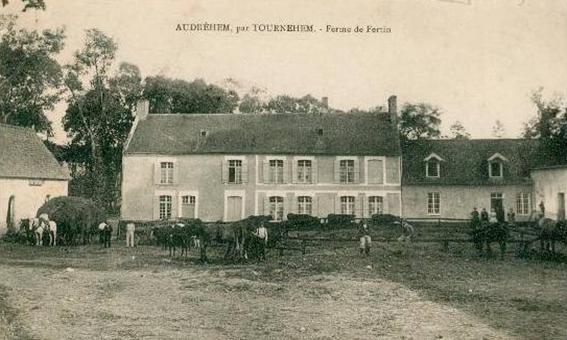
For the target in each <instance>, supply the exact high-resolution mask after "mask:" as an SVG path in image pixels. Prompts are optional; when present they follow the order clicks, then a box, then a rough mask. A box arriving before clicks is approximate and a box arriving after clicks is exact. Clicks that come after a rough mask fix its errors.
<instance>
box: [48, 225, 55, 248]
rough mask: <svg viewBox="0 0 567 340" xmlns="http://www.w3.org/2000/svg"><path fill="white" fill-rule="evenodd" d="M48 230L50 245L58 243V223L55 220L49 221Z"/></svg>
mask: <svg viewBox="0 0 567 340" xmlns="http://www.w3.org/2000/svg"><path fill="white" fill-rule="evenodd" d="M47 232H48V233H49V245H50V246H56V245H57V223H55V221H48V222H47Z"/></svg>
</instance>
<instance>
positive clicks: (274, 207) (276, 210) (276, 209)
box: [270, 196, 284, 221]
mask: <svg viewBox="0 0 567 340" xmlns="http://www.w3.org/2000/svg"><path fill="white" fill-rule="evenodd" d="M283 202H284V199H283V197H281V196H271V197H270V216H272V218H273V220H274V221H282V220H283V215H284V205H283Z"/></svg>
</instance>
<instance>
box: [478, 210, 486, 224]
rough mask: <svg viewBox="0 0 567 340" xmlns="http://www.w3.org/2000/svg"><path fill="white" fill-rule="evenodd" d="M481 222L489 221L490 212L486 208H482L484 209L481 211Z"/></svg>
mask: <svg viewBox="0 0 567 340" xmlns="http://www.w3.org/2000/svg"><path fill="white" fill-rule="evenodd" d="M480 222H481V223H488V212H487V211H486V208H482V211H481V212H480Z"/></svg>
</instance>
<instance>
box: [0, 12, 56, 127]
mask: <svg viewBox="0 0 567 340" xmlns="http://www.w3.org/2000/svg"><path fill="white" fill-rule="evenodd" d="M64 38H65V35H64V31H63V29H56V30H43V31H41V32H37V31H29V30H26V29H23V28H18V27H17V26H16V17H15V16H4V15H2V16H0V123H7V124H13V125H20V126H25V127H34V128H35V130H36V131H41V132H47V133H48V134H49V133H51V123H50V122H49V120H48V119H47V117H46V116H45V111H47V110H51V109H53V106H54V104H55V103H56V102H57V101H59V99H60V96H61V91H60V85H61V79H62V72H61V67H60V65H59V63H58V62H57V60H56V59H55V57H56V56H57V54H59V52H60V51H61V50H62V49H63V42H64Z"/></svg>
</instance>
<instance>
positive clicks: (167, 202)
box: [159, 195, 171, 220]
mask: <svg viewBox="0 0 567 340" xmlns="http://www.w3.org/2000/svg"><path fill="white" fill-rule="evenodd" d="M170 218H171V196H169V195H161V196H160V197H159V219H160V220H167V219H170Z"/></svg>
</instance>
